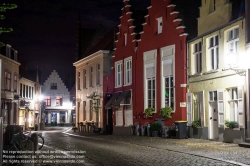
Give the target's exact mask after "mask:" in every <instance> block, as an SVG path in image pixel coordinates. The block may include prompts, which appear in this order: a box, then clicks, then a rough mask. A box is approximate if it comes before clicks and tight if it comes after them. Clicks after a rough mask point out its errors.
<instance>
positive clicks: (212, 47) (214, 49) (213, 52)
mask: <svg viewBox="0 0 250 166" xmlns="http://www.w3.org/2000/svg"><path fill="white" fill-rule="evenodd" d="M216 40H217V41H216ZM216 42H217V43H216ZM208 45H209V48H208V55H209V57H208V59H209V62H210V63H209V64H208V66H209V70H217V69H219V36H218V35H216V36H213V37H211V38H209V40H208Z"/></svg>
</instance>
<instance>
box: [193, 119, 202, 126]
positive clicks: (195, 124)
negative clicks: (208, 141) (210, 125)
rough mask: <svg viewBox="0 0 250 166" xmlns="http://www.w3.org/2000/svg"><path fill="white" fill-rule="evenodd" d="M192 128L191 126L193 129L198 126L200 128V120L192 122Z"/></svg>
mask: <svg viewBox="0 0 250 166" xmlns="http://www.w3.org/2000/svg"><path fill="white" fill-rule="evenodd" d="M192 126H193V127H199V126H201V120H200V119H198V120H194V121H193V122H192Z"/></svg>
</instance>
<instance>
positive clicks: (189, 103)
mask: <svg viewBox="0 0 250 166" xmlns="http://www.w3.org/2000/svg"><path fill="white" fill-rule="evenodd" d="M192 95H193V94H192V93H187V94H186V100H187V105H186V106H187V107H186V111H187V125H188V126H192V100H193V99H192Z"/></svg>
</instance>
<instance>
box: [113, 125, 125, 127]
mask: <svg viewBox="0 0 250 166" xmlns="http://www.w3.org/2000/svg"><path fill="white" fill-rule="evenodd" d="M115 127H123V125H115Z"/></svg>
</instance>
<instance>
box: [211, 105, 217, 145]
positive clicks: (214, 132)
mask: <svg viewBox="0 0 250 166" xmlns="http://www.w3.org/2000/svg"><path fill="white" fill-rule="evenodd" d="M218 125H219V124H218V109H217V101H213V102H209V139H213V140H218V139H219V128H218Z"/></svg>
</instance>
